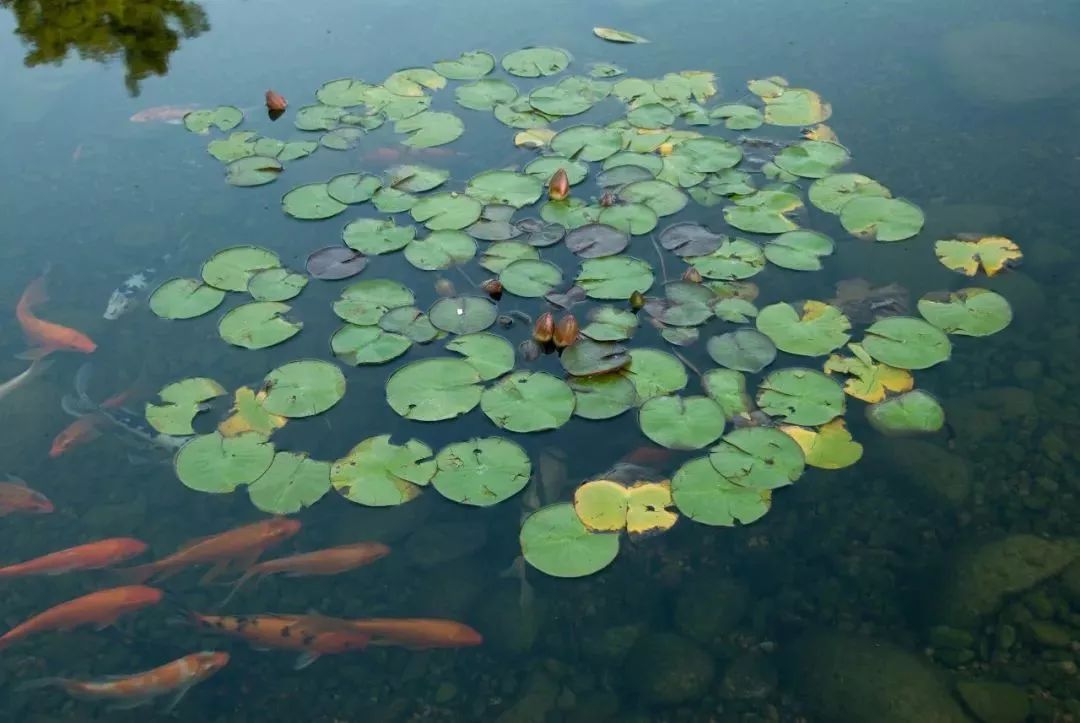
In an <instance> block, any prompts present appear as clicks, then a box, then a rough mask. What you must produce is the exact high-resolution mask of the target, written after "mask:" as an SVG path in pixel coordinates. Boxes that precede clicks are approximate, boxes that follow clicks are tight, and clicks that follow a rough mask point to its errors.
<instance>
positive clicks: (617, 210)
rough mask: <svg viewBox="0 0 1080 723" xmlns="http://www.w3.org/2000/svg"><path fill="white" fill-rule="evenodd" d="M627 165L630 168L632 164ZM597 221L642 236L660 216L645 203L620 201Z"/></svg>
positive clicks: (605, 209) (606, 209)
mask: <svg viewBox="0 0 1080 723" xmlns="http://www.w3.org/2000/svg"><path fill="white" fill-rule="evenodd" d="M625 167H626V168H630V166H625ZM597 221H598V222H599V223H601V224H604V225H606V226H612V227H614V228H616V229H618V230H619V231H621V232H623V233H624V234H625V233H629V234H635V235H639V236H640V235H642V234H647V233H649V232H650V231H652V230H653V229H654V228H656V224H657V221H658V217H657V215H656V212H655V211H653V210H652V209H651V208H650V207H648V206H646V205H645V204H643V203H620V204H618V205H616V206H608V207H607V208H604V209H602V210H601V211H600V215H599V216H598V217H597ZM568 240H569V239H568ZM620 251H621V249H620Z"/></svg>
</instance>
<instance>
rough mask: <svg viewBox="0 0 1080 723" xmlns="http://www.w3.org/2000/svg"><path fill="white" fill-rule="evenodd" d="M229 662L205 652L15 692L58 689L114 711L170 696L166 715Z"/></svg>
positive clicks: (33, 685)
mask: <svg viewBox="0 0 1080 723" xmlns="http://www.w3.org/2000/svg"><path fill="white" fill-rule="evenodd" d="M228 662H229V654H228V653H218V652H215V651H209V650H204V651H203V652H201V653H193V654H191V655H185V656H184V657H182V658H178V659H176V660H174V661H172V662H171V663H166V664H165V665H162V666H159V667H157V668H154V669H152V670H146V671H143V672H142V673H134V674H132V675H113V676H109V677H107V678H101V679H99V680H75V679H73V678H41V679H40V680H31V681H28V682H26V683H23V684H22V685H20V686H19V687H18V688H17V690H34V689H36V688H47V687H49V686H57V687H59V688H63V689H64V692H66V693H67V694H68V695H70V696H72V697H73V698H82V699H84V700H109V701H113V702H114V703H115V705H114V706H112V707H113V708H114V709H127V708H137V707H138V706H141V705H145V704H147V703H150V702H151V701H153V700H154V699H155V698H157V697H158V696H162V695H168V694H172V695H173V699H172V701H171V702H170V703H169V705H168V707H167V708H166V709H165V712H169V711H171V710H172V709H173V707H174V706H175V705H176V704H177V703H179V702H180V699H181V698H183V697H184V694H185V693H187V692H188V690H190V689H191V687H192V686H193V685H196V684H198V683H201V682H203V681H204V680H206V679H207V678H209V677H210V676H211V675H213V674H214V673H216V672H218V671H219V670H221V669H222V668H224V667H225V666H226V665H227V664H228Z"/></svg>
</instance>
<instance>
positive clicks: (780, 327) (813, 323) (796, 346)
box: [757, 301, 851, 356]
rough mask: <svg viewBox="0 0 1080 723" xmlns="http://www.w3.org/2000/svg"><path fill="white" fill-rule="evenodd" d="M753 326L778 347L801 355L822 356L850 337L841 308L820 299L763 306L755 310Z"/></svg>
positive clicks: (847, 322) (849, 324) (849, 325)
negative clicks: (755, 320)
mask: <svg viewBox="0 0 1080 723" xmlns="http://www.w3.org/2000/svg"><path fill="white" fill-rule="evenodd" d="M757 329H758V331H760V332H761V333H762V334H764V335H765V336H767V337H769V338H770V339H772V341H773V343H774V344H776V348H777V349H779V350H780V351H786V352H787V353H788V354H800V355H802V356H824V355H825V354H828V353H829V352H831V351H833V350H834V349H839V348H840V347H842V346H843V345H844V344H847V342H848V339H850V338H851V335H850V334H848V332H849V331H850V330H851V322H850V321H848V318H847V317H846V316H844V314H843V312H841V311H840V310H839V309H837V308H836V307H835V306H830V305H828V304H825V303H822V302H820V301H804V302H802V304H800V305H799V307H798V308H796V307H795V306H792V305H791V304H785V303H783V302H781V303H779V304H771V305H770V306H766V307H765V308H764V309H762V310H761V311H760V312H758V317H757Z"/></svg>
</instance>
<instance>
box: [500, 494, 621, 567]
mask: <svg viewBox="0 0 1080 723" xmlns="http://www.w3.org/2000/svg"><path fill="white" fill-rule="evenodd" d="M520 543H521V554H522V556H523V557H524V558H525V561H526V562H528V563H529V564H530V565H532V566H533V567H535V568H536V569H537V570H539V571H540V572H543V573H545V574H547V575H551V576H553V577H585V576H586V575H592V574H593V573H595V572H599V571H600V570H603V569H604V568H605V567H607V566H608V565H610V564H611V563H612V561H613V560H614V559H615V556H616V555H618V554H619V535H618V533H610V532H592V531H590V530H589V528H587V527H585V524H584V523H583V522H582V521H581V519H580V518H579V517H578V515H577V512H576V511H575V510H574V506H573V505H572V504H570V503H569V502H560V503H558V504H554V505H548V506H547V507H541V508H540V509H538V510H537V511H536V512H534V513H532V514H531V515H529V516H528V517H527V518H525V521H524V522H523V523H522V525H521V535H520Z"/></svg>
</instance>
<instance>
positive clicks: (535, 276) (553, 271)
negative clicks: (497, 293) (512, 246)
mask: <svg viewBox="0 0 1080 723" xmlns="http://www.w3.org/2000/svg"><path fill="white" fill-rule="evenodd" d="M499 281H500V282H501V283H502V285H503V290H505V291H507V292H509V293H511V294H514V295H515V296H524V297H526V298H539V297H541V296H543V295H544V294H546V293H548V292H549V291H551V290H552V289H554V288H555V287H557V286H559V285H561V284H562V269H560V268H559V267H558V266H556V265H555V264H553V263H551V262H549V261H534V260H531V259H522V260H520V261H514V262H513V263H511V264H509V265H508V266H507V267H506V268H504V269H503V270H502V273H500V274H499Z"/></svg>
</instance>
